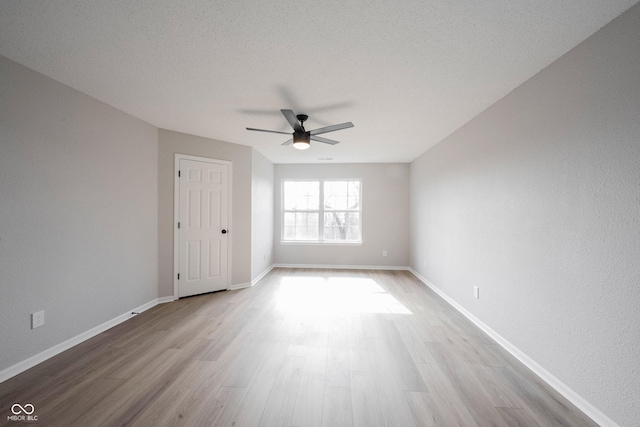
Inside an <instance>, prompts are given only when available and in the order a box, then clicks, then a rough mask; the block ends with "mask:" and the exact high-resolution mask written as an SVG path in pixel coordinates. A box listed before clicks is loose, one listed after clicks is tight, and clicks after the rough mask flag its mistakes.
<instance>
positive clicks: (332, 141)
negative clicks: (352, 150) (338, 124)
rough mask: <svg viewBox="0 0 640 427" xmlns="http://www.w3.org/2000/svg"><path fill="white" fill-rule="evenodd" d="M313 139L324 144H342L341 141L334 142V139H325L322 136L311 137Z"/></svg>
mask: <svg viewBox="0 0 640 427" xmlns="http://www.w3.org/2000/svg"><path fill="white" fill-rule="evenodd" d="M311 139H312V140H314V141H318V142H324V143H325V144H331V145H336V144H340V141H334V140H333V139H329V138H323V137H321V136H314V135H311Z"/></svg>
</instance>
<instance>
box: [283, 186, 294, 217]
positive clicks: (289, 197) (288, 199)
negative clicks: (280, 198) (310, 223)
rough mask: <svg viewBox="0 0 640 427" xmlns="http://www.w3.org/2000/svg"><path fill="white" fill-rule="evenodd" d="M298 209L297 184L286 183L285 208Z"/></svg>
mask: <svg viewBox="0 0 640 427" xmlns="http://www.w3.org/2000/svg"><path fill="white" fill-rule="evenodd" d="M295 207H296V183H295V182H292V181H285V182H284V208H285V210H288V211H289V210H293V209H295Z"/></svg>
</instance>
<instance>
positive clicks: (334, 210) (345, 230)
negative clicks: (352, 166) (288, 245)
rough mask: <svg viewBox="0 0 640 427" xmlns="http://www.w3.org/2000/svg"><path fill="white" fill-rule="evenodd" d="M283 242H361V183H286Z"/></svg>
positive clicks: (352, 181)
mask: <svg viewBox="0 0 640 427" xmlns="http://www.w3.org/2000/svg"><path fill="white" fill-rule="evenodd" d="M282 192H283V195H282V201H283V202H282V240H283V241H285V242H360V241H361V240H362V225H361V224H362V221H361V219H362V209H361V204H360V198H361V194H362V193H361V183H360V181H359V180H350V181H338V180H326V181H320V180H317V181H283V183H282Z"/></svg>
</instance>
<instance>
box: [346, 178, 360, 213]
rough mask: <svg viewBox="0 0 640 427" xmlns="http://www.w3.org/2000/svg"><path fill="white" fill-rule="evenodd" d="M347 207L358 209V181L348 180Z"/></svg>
mask: <svg viewBox="0 0 640 427" xmlns="http://www.w3.org/2000/svg"><path fill="white" fill-rule="evenodd" d="M348 197H349V201H348V203H347V204H348V206H347V209H360V181H349V194H348Z"/></svg>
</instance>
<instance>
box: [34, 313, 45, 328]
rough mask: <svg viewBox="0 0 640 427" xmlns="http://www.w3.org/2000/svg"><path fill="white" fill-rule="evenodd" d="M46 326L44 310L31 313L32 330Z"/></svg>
mask: <svg viewBox="0 0 640 427" xmlns="http://www.w3.org/2000/svg"><path fill="white" fill-rule="evenodd" d="M42 325H44V310H41V311H36V312H35V313H31V329H35V328H37V327H39V326H42Z"/></svg>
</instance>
